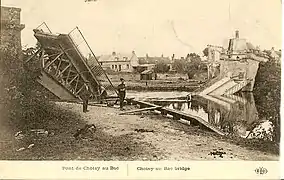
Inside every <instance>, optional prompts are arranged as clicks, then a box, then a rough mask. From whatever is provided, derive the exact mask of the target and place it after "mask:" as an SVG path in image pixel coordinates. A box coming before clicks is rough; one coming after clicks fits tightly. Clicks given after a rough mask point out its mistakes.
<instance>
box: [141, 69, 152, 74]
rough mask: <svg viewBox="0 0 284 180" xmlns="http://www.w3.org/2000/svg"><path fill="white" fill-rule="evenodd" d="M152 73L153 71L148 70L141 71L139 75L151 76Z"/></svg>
mask: <svg viewBox="0 0 284 180" xmlns="http://www.w3.org/2000/svg"><path fill="white" fill-rule="evenodd" d="M152 73H153V71H152V70H150V69H148V70H145V71H143V72H142V73H141V74H152Z"/></svg>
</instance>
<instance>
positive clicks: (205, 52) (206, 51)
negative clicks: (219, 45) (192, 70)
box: [202, 47, 209, 57]
mask: <svg viewBox="0 0 284 180" xmlns="http://www.w3.org/2000/svg"><path fill="white" fill-rule="evenodd" d="M202 52H203V54H204V56H206V57H208V55H209V50H208V47H206V48H205V49H204V50H203V51H202Z"/></svg>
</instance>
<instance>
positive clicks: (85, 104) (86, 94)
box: [81, 81, 90, 113]
mask: <svg viewBox="0 0 284 180" xmlns="http://www.w3.org/2000/svg"><path fill="white" fill-rule="evenodd" d="M89 98H90V92H89V81H86V82H85V83H84V89H83V92H82V94H81V99H82V100H83V112H84V113H85V112H88V101H89Z"/></svg>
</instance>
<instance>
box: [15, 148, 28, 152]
mask: <svg viewBox="0 0 284 180" xmlns="http://www.w3.org/2000/svg"><path fill="white" fill-rule="evenodd" d="M25 149H26V148H24V147H22V148H20V149H17V150H16V151H17V152H19V151H23V150H25Z"/></svg>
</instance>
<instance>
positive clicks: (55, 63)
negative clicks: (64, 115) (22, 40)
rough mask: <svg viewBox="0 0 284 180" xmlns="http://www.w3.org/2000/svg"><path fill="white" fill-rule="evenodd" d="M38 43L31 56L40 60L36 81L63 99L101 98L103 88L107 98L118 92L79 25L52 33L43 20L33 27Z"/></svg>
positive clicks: (114, 95)
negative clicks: (39, 72)
mask: <svg viewBox="0 0 284 180" xmlns="http://www.w3.org/2000/svg"><path fill="white" fill-rule="evenodd" d="M34 36H35V37H36V39H37V40H38V43H39V44H40V49H39V50H37V52H36V53H35V54H33V56H32V57H30V58H29V59H28V60H27V61H26V63H28V62H29V60H31V59H32V58H33V57H35V56H37V57H38V58H39V62H40V63H41V75H40V76H39V78H38V82H39V83H40V84H42V85H43V86H44V87H45V88H46V89H48V90H49V91H50V92H52V93H53V94H54V95H55V96H57V97H58V98H59V99H62V100H76V99H79V100H81V99H82V96H85V95H86V94H87V95H88V96H89V97H90V99H91V100H95V101H97V100H100V99H101V94H102V91H103V90H104V89H106V91H107V94H108V97H117V91H116V89H115V87H114V86H113V84H112V83H111V81H110V79H109V78H108V76H107V74H106V72H105V71H104V70H103V68H102V67H101V64H100V63H99V62H98V59H97V58H96V56H95V54H94V53H93V51H92V50H91V48H90V46H89V44H88V43H87V41H86V39H85V37H84V36H83V34H82V32H81V31H80V30H79V28H78V27H76V28H74V29H73V30H72V31H71V32H70V33H68V34H53V33H52V32H51V31H50V29H49V28H48V26H47V25H46V23H42V24H41V25H40V26H39V27H37V28H36V29H34Z"/></svg>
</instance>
